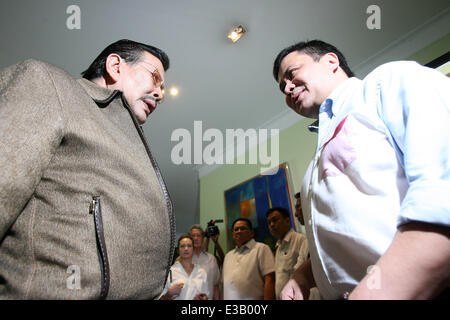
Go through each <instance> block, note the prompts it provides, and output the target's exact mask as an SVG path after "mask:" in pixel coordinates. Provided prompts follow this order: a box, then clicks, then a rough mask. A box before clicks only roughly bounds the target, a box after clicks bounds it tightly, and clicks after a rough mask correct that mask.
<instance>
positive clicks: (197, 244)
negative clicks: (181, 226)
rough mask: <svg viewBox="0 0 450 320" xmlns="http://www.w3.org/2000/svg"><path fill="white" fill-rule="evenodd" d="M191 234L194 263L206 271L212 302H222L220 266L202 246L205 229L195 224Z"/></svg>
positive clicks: (190, 231)
mask: <svg viewBox="0 0 450 320" xmlns="http://www.w3.org/2000/svg"><path fill="white" fill-rule="evenodd" d="M216 228H217V227H216ZM189 234H190V236H191V237H192V239H193V242H194V254H193V255H192V263H194V264H197V265H199V266H200V267H201V268H203V269H204V270H205V271H206V274H207V281H208V290H209V292H210V293H211V294H212V296H211V297H210V298H211V299H212V300H220V292H219V280H220V271H219V266H218V264H217V261H216V258H215V257H214V256H213V255H212V254H210V253H209V252H207V251H206V250H204V249H203V246H202V244H203V239H204V235H205V233H204V232H203V229H202V227H201V226H200V225H198V224H195V225H193V226H192V227H191V228H190V230H189ZM217 236H218V234H217Z"/></svg>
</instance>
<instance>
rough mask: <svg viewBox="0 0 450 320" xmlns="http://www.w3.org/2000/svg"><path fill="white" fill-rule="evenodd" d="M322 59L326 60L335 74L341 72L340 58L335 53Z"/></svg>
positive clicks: (329, 53)
mask: <svg viewBox="0 0 450 320" xmlns="http://www.w3.org/2000/svg"><path fill="white" fill-rule="evenodd" d="M322 59H324V62H325V63H326V64H327V65H328V66H329V67H330V70H331V71H332V72H333V73H336V72H337V71H338V70H339V66H340V64H339V58H338V56H337V55H336V54H335V53H333V52H328V53H327V54H325V55H324V56H322Z"/></svg>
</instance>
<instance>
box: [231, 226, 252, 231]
mask: <svg viewBox="0 0 450 320" xmlns="http://www.w3.org/2000/svg"><path fill="white" fill-rule="evenodd" d="M239 230H241V231H245V230H250V229H249V228H248V227H236V228H234V229H233V231H234V232H238V231H239Z"/></svg>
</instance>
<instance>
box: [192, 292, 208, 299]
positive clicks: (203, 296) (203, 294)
mask: <svg viewBox="0 0 450 320" xmlns="http://www.w3.org/2000/svg"><path fill="white" fill-rule="evenodd" d="M193 300H208V295H207V294H205V293H197V294H196V295H195V296H194V299H193Z"/></svg>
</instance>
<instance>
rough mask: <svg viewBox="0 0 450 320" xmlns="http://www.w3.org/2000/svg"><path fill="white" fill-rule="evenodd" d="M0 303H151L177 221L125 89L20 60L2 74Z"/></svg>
mask: <svg viewBox="0 0 450 320" xmlns="http://www.w3.org/2000/svg"><path fill="white" fill-rule="evenodd" d="M0 135H1V138H0V299H96V298H110V299H122V298H123V299H145V298H146V299H152V298H155V297H156V296H157V295H158V294H159V293H160V292H161V291H162V289H163V287H164V282H165V279H166V278H167V274H168V270H169V268H170V265H171V262H172V256H173V251H174V247H175V219H174V215H173V208H172V203H171V200H170V197H169V194H168V192H167V189H166V186H165V184H164V181H163V178H162V176H161V173H160V171H159V168H158V166H157V164H156V161H155V159H154V158H153V157H152V155H151V152H150V148H149V146H148V143H147V141H146V140H145V138H144V135H143V131H142V128H141V127H140V126H139V125H138V123H137V121H136V118H135V117H134V115H133V113H132V111H131V109H130V107H129V105H128V103H127V102H126V100H125V98H124V97H123V95H122V93H121V92H120V91H117V90H116V91H112V90H109V89H106V88H103V87H100V86H97V85H96V84H94V83H93V82H91V81H88V80H86V79H80V80H75V79H73V78H72V77H71V76H70V75H69V74H68V73H66V72H65V71H63V70H61V69H59V68H56V67H54V66H51V65H49V64H46V63H43V62H39V61H36V60H27V61H24V62H21V63H18V64H16V65H14V66H11V67H8V68H6V69H4V70H3V71H2V72H0Z"/></svg>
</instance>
